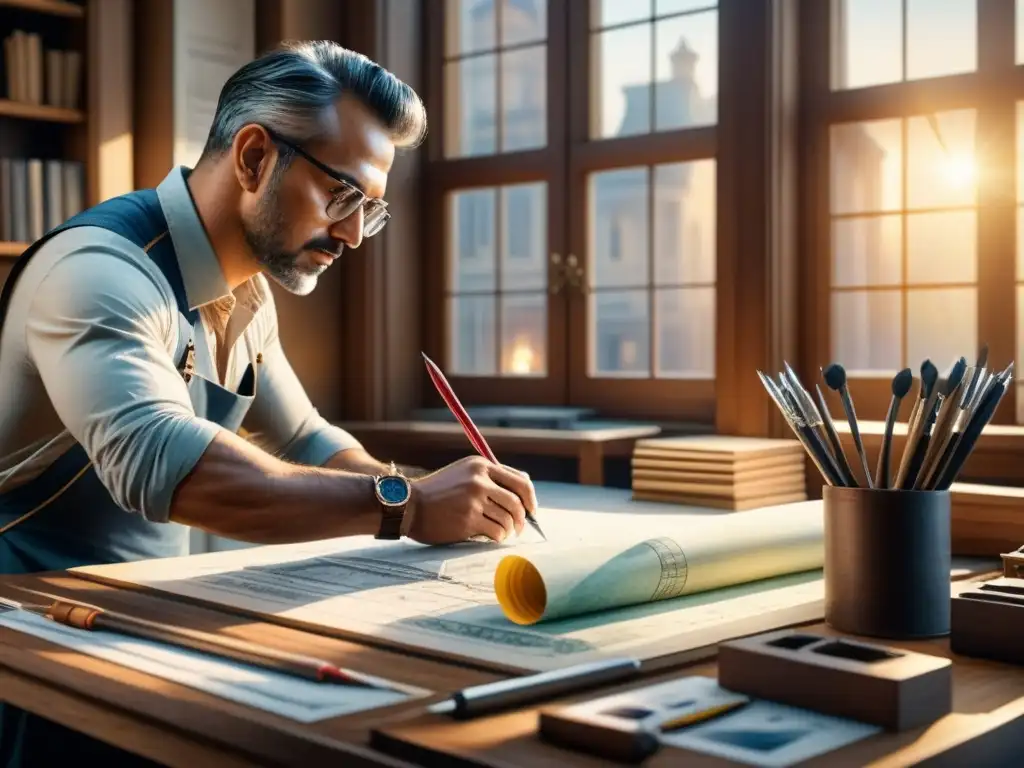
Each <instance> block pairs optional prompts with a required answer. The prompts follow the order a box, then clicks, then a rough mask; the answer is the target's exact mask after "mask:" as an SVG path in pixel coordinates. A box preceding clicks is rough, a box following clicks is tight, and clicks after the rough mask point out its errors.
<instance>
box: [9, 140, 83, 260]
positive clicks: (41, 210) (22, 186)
mask: <svg viewBox="0 0 1024 768" xmlns="http://www.w3.org/2000/svg"><path fill="white" fill-rule="evenodd" d="M84 203H85V168H84V166H83V165H82V163H80V162H77V161H72V160H40V159H38V158H29V159H25V158H14V157H5V158H3V159H0V240H3V241H8V242H20V243H26V242H32V241H33V240H38V239H39V238H40V237H42V236H43V235H44V234H45V233H46V232H48V231H49V230H51V229H53V228H54V227H57V226H59V225H61V224H63V223H64V222H65V221H67V220H68V219H69V218H71V217H72V216H74V215H75V214H76V213H79V212H80V211H82V210H83V208H84Z"/></svg>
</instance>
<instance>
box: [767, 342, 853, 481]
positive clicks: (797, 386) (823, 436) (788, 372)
mask: <svg viewBox="0 0 1024 768" xmlns="http://www.w3.org/2000/svg"><path fill="white" fill-rule="evenodd" d="M782 367H783V368H784V372H783V373H780V374H779V384H780V385H781V386H784V387H785V388H787V389H788V390H789V391H790V392H792V393H793V397H794V399H795V400H796V406H797V408H798V409H799V412H800V414H801V416H802V417H803V420H804V423H806V424H807V426H809V427H810V428H811V429H813V430H814V431H815V432H817V433H818V439H819V442H820V443H821V444H822V445H823V446H824V447H825V448H826V449H828V455H829V457H830V458H831V459H832V468H833V469H834V470H835V471H836V473H837V474H838V475H839V476H840V477H841V478H842V479H843V484H844V485H847V484H849V482H851V481H852V474H851V473H850V471H849V467H848V466H847V467H846V470H845V471H844V470H843V465H845V464H846V459H845V457H843V456H842V449H841V448H840V453H839V454H838V455H837V454H836V451H835V444H833V445H832V446H831V448H830V446H829V442H831V439H832V438H831V436H830V435H829V432H828V429H827V428H826V426H825V422H824V420H823V419H822V414H821V413H819V412H818V407H817V406H816V405H815V404H814V400H813V399H812V398H811V393H810V392H808V391H807V390H806V389H805V388H804V385H803V384H801V383H800V378H799V377H798V376H797V375H796V371H794V370H793V368H792V367H791V366H790V364H789V363H787V362H786V361H785V360H783V361H782ZM833 431H834V428H833ZM837 441H838V438H837ZM840 459H842V460H841V462H840Z"/></svg>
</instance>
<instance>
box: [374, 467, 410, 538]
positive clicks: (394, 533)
mask: <svg viewBox="0 0 1024 768" xmlns="http://www.w3.org/2000/svg"><path fill="white" fill-rule="evenodd" d="M373 490H374V493H376V494H377V501H379V502H380V506H381V520H380V530H379V531H378V532H377V536H376V538H378V539H400V538H401V537H402V521H403V520H404V519H405V506H406V504H408V503H409V497H410V496H411V495H412V486H411V485H410V483H409V479H408V478H407V477H405V475H403V474H402V473H401V472H400V471H399V469H398V467H396V466H395V462H391V466H389V467H388V471H387V473H386V474H383V475H377V476H376V477H374V478H373Z"/></svg>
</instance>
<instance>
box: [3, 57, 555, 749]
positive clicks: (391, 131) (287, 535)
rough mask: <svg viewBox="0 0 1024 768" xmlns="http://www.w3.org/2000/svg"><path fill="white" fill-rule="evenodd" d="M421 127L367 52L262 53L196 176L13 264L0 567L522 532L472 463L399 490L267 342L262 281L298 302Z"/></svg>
mask: <svg viewBox="0 0 1024 768" xmlns="http://www.w3.org/2000/svg"><path fill="white" fill-rule="evenodd" d="M425 131H426V116H425V113H424V110H423V105H422V103H421V102H420V100H419V98H418V97H417V96H416V94H415V93H414V92H413V90H412V89H411V88H409V87H408V86H407V85H406V84H404V83H402V82H401V81H400V80H398V79H397V78H395V77H394V76H393V75H391V74H390V73H388V72H387V71H385V70H384V69H382V68H381V67H379V66H378V65H376V64H375V63H373V62H371V61H369V60H368V59H366V58H365V57H363V56H360V55H358V54H355V53H352V52H351V51H347V50H345V49H343V48H341V47H339V46H337V45H335V44H333V43H323V42H318V43H304V44H300V45H297V46H294V47H290V48H285V49H281V50H278V51H274V52H272V53H270V54H267V55H265V56H263V57H261V58H259V59H258V60H256V61H254V62H251V63H250V64H247V65H246V66H244V67H242V68H241V69H240V70H239V71H238V72H237V73H236V74H234V75H233V76H232V77H231V78H230V79H229V80H228V82H227V83H226V84H225V86H224V88H223V91H222V92H221V96H220V101H219V103H218V106H217V111H216V115H215V117H214V122H213V126H212V128H211V130H210V135H209V139H208V141H207V144H206V147H205V149H204V151H203V154H202V157H201V158H200V160H199V162H198V163H197V165H196V167H195V169H194V170H191V171H189V170H187V169H182V168H177V169H174V170H172V171H171V172H170V173H169V174H168V175H167V177H166V178H165V179H164V181H163V182H162V183H161V184H160V186H159V187H158V188H157V189H156V190H144V191H140V192H135V193H132V194H130V195H127V196H125V197H123V198H117V199H115V200H112V201H108V202H106V203H103V204H101V205H99V206H97V207H96V208H93V209H91V210H89V211H86V212H85V213H84V214H81V215H80V216H78V217H75V218H73V219H72V220H71V221H69V222H68V223H67V224H66V225H65V226H64V227H62V228H59V229H58V230H56V231H55V232H53V233H50V234H49V235H48V236H47V237H44V238H43V240H41V241H40V242H38V243H35V244H34V245H33V246H32V247H31V248H30V249H29V250H28V251H27V252H26V253H25V255H24V256H23V257H22V259H21V260H20V261H19V263H18V264H17V266H16V267H15V269H14V271H12V273H11V276H10V277H9V278H8V281H7V284H6V285H5V287H4V296H3V300H2V301H0V322H2V323H3V325H2V329H0V392H3V393H4V397H5V400H4V403H5V406H4V408H3V410H2V413H0V456H2V457H3V458H2V459H0V530H2V531H3V533H0V574H11V573H31V572H37V571H48V570H59V569H65V568H70V567H74V566H77V565H84V564H89V563H106V562H117V561H124V560H132V559H142V558H152V557H165V556H172V555H179V554H184V553H185V552H186V550H187V541H188V527H189V526H194V527H197V528H200V529H203V530H205V531H209V532H210V533H214V534H219V535H223V536H228V537H231V538H236V539H242V540H246V541H250V542H256V543H263V544H269V543H284V542H296V541H305V540H313V539H323V538H331V537H337V536H347V535H357V534H366V535H375V536H378V537H380V538H398V537H399V536H400V535H406V536H408V537H410V538H412V539H414V540H417V541H420V542H423V543H428V544H435V543H437V544H439V543H449V542H455V541H460V540H465V539H466V538H469V537H471V536H478V535H484V536H487V537H489V538H490V539H493V540H499V541H500V540H502V539H504V538H505V537H506V536H508V535H510V534H512V533H513V532H519V531H521V530H522V527H523V524H524V521H525V515H526V512H527V510H529V511H530V512H533V511H535V509H536V498H535V495H534V491H533V487H532V485H531V483H530V482H529V479H528V478H527V477H526V476H525V475H523V474H522V473H519V472H517V471H515V470H513V469H510V468H507V467H503V466H494V465H489V464H488V463H487V462H485V461H483V460H481V459H479V458H468V459H465V460H462V461H459V462H456V463H455V464H452V465H450V466H448V467H445V468H444V469H441V470H440V471H438V472H435V473H433V474H430V475H426V476H424V477H420V478H416V479H411V480H410V479H406V478H405V477H404V476H402V475H401V473H400V472H397V471H395V470H394V469H393V468H392V466H391V465H385V464H382V463H381V462H380V461H378V460H376V459H374V458H372V457H371V456H369V455H368V454H367V453H366V452H365V451H364V450H363V449H362V448H361V447H360V445H359V444H358V442H357V441H356V440H354V439H353V438H352V436H351V435H349V434H347V433H346V432H344V431H342V430H340V429H338V428H336V427H333V426H331V425H330V424H328V423H327V422H326V421H325V420H324V419H323V418H322V417H320V416H319V415H318V413H317V412H316V410H315V409H314V408H313V406H312V404H311V403H310V401H309V399H308V397H307V396H306V394H305V392H304V391H303V389H302V386H301V385H300V383H299V381H298V379H297V378H296V376H295V373H294V372H293V371H292V369H291V367H290V366H289V364H288V361H287V359H286V357H285V354H284V352H283V350H282V349H281V343H280V340H279V337H278V330H277V318H276V314H275V309H274V303H273V299H272V295H271V293H270V290H269V285H268V282H267V278H270V279H271V280H274V281H275V282H276V283H278V284H279V285H280V286H282V287H283V288H285V289H287V290H289V291H291V292H293V293H297V294H302V295H304V294H308V293H309V292H310V291H312V290H313V289H314V287H315V286H316V283H317V277H318V276H319V275H320V274H321V273H322V272H323V271H324V270H325V269H327V268H328V267H329V266H330V265H331V264H332V263H333V262H334V261H335V260H336V259H337V258H338V257H340V256H341V255H342V253H343V251H344V249H345V248H346V247H348V248H357V247H358V246H359V244H360V243H361V242H362V240H363V238H364V237H368V236H372V235H374V234H377V233H378V232H379V231H380V229H381V228H382V227H383V226H384V225H385V224H386V223H387V220H388V218H389V217H390V214H389V212H388V209H387V204H386V203H384V202H383V201H382V199H381V198H382V197H383V196H384V191H385V186H386V183H387V176H388V172H389V170H390V168H391V165H392V160H393V158H394V153H395V151H396V147H403V146H412V145H415V144H416V143H418V142H419V141H420V140H421V139H422V137H423V135H424V133H425ZM396 215H401V213H400V212H396ZM336 321H337V319H336V318H333V317H325V318H324V322H336ZM310 332H311V334H313V333H315V329H310ZM243 426H244V427H245V429H246V430H247V431H248V432H249V433H250V434H251V440H245V439H243V438H241V437H239V435H238V434H237V433H238V431H239V428H240V427H243ZM10 713H11V710H10V709H9V708H8V710H7V716H6V718H5V719H6V720H7V722H6V723H5V724H4V726H3V731H2V733H3V737H4V742H6V743H5V744H4V745H3V747H4V748H9V745H10V742H11V740H10V735H11V733H10V731H11V729H12V728H13V727H14V726H13V725H12V723H11V718H10ZM36 724H38V721H36V723H35V724H33V725H32V726H31V727H32V728H35V727H36ZM17 727H18V728H22V727H24V724H19V725H18V726H17ZM40 733H44V731H40ZM60 738H65V735H62V736H61V737H60ZM47 739H48V740H49V744H50V746H52V747H55V746H56V743H57V742H59V739H57V740H56V741H55V740H54V738H53V736H52V734H48V735H47ZM69 743H70V742H65V743H63V744H62V745H61V746H60V750H61V752H63V753H66V751H67V750H68V749H70V747H69V746H68V744H69ZM42 747H45V744H44V745H42ZM35 748H41V745H40V744H36V745H35ZM76 749H77V748H76ZM35 754H36V755H41V754H43V752H38V753H35ZM78 755H79V756H81V752H78ZM2 756H3V750H2V749H0V757H2ZM23 756H24V757H25V759H26V761H27V760H28V759H29V757H30V752H29V751H26V752H25V753H24V755H23ZM33 759H35V758H33ZM0 764H2V760H0ZM108 764H109V763H108Z"/></svg>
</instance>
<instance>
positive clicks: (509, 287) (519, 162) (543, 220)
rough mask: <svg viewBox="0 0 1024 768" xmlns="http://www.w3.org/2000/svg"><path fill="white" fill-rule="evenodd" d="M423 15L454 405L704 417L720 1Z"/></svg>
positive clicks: (708, 409) (543, 5)
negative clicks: (428, 22) (427, 22)
mask: <svg viewBox="0 0 1024 768" xmlns="http://www.w3.org/2000/svg"><path fill="white" fill-rule="evenodd" d="M433 8H434V9H437V10H439V11H441V13H439V14H436V15H432V14H431V10H432V8H431V7H430V6H429V5H428V7H427V9H426V11H425V13H426V17H427V18H428V19H431V18H432V19H435V20H434V22H433V24H434V27H433V28H432V30H431V31H430V32H429V33H428V48H429V49H430V50H431V51H432V53H431V54H430V58H431V61H432V62H433V63H432V66H433V67H435V68H436V69H435V74H434V76H433V77H432V78H431V82H432V83H433V84H434V90H433V91H429V90H428V93H427V100H428V106H429V107H431V108H432V111H433V112H434V113H437V114H442V115H443V121H442V122H443V125H442V126H441V130H440V132H439V133H440V134H441V135H440V136H438V135H437V133H438V131H437V129H436V128H435V130H434V132H432V135H431V137H430V138H429V139H428V142H429V143H428V152H427V154H428V160H427V163H426V166H425V169H424V170H425V173H424V176H425V179H426V185H427V188H428V189H429V192H430V195H431V196H432V197H433V198H435V199H437V200H438V201H440V202H439V205H440V206H441V211H440V215H438V216H436V217H431V218H430V221H437V222H444V224H443V226H442V225H437V226H429V227H428V232H427V235H428V238H429V240H430V245H429V248H430V249H431V252H432V253H435V254H436V257H435V258H434V260H433V261H432V262H431V263H432V264H433V265H435V266H434V268H433V269H436V271H437V272H439V273H440V274H441V275H443V279H442V280H441V281H440V283H439V287H441V290H440V293H442V294H443V296H438V297H436V299H435V298H432V299H431V301H435V300H437V301H442V302H443V306H444V313H443V314H444V321H443V327H440V328H438V329H435V330H434V331H431V332H429V333H428V337H429V338H430V339H433V340H434V342H433V343H434V344H436V346H437V347H439V348H440V349H435V350H433V351H434V352H435V353H436V354H438V355H439V357H440V359H441V360H443V361H444V365H445V368H446V370H447V372H448V373H449V374H450V376H451V377H452V378H453V386H455V388H456V390H457V391H458V392H459V394H460V398H461V399H462V400H463V401H464V402H466V403H477V404H488V403H512V404H528V403H544V404H553V405H555V404H568V405H574V406H588V407H595V408H598V409H600V410H602V411H604V412H605V413H607V414H609V415H614V414H615V412H620V413H622V415H628V416H644V415H650V416H663V417H668V418H673V419H695V420H711V419H712V418H713V415H714V410H713V409H714V379H715V366H716V361H715V343H716V342H715V326H716V316H715V307H716V301H715V291H716V274H717V264H716V257H717V251H716V227H717V221H716V218H717V216H716V188H717V182H716V174H717V164H716V161H715V125H716V123H717V119H718V92H719V82H718V80H719V75H718V64H719V62H718V46H719V29H718V22H719V14H718V10H717V6H716V3H715V2H713V1H708V0H646V2H645V1H644V0H629V1H628V2H623V0H593V1H592V2H589V1H588V2H584V0H580V1H579V2H578V3H577V2H570V3H565V2H545V1H544V0H445V2H443V3H441V2H437V3H435V5H434V6H433ZM437 16H440V18H441V20H440V21H438V20H437ZM438 108H440V109H438ZM437 314H441V313H440V312H430V315H431V316H434V315H437Z"/></svg>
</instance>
